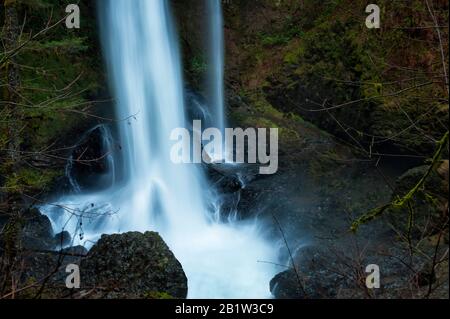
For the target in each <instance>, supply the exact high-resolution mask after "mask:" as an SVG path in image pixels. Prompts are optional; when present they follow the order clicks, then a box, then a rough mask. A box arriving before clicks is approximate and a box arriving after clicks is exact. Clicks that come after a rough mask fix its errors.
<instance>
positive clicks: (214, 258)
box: [42, 0, 276, 298]
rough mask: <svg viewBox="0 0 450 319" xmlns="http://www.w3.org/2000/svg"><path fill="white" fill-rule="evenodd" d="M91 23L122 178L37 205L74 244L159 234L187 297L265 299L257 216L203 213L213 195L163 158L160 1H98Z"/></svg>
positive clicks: (180, 109) (170, 100)
mask: <svg viewBox="0 0 450 319" xmlns="http://www.w3.org/2000/svg"><path fill="white" fill-rule="evenodd" d="M100 24H101V29H102V40H103V47H104V53H105V57H106V61H107V64H108V70H109V74H110V77H111V86H112V89H113V91H114V92H115V96H116V104H117V106H116V109H117V118H118V119H119V136H120V144H121V152H120V155H121V156H120V157H121V158H120V160H119V159H118V158H116V159H115V161H116V162H117V163H119V162H120V163H121V165H115V167H116V168H117V169H118V173H117V176H122V178H121V181H120V182H119V181H117V182H116V184H115V185H113V186H112V187H109V188H108V189H106V190H104V191H101V192H95V193H76V194H74V195H72V196H67V197H64V198H61V199H59V201H58V202H57V203H55V204H53V205H48V206H46V207H43V208H42V209H43V210H44V211H45V212H47V214H48V215H49V216H50V217H51V219H52V222H53V226H54V227H55V229H56V230H61V229H62V228H64V229H65V230H69V231H71V232H78V234H80V233H81V232H82V234H83V236H82V237H81V238H77V241H78V242H83V241H84V240H93V241H95V240H96V239H97V238H98V236H99V235H100V234H103V233H116V232H124V231H147V230H154V231H158V232H160V233H161V235H162V237H163V238H164V240H165V241H166V242H167V243H168V245H169V246H170V248H171V249H172V250H173V252H174V254H175V256H176V257H177V258H178V259H179V260H180V262H181V264H182V265H183V268H184V270H185V272H186V275H187V277H188V281H189V284H188V285H189V297H190V298H266V297H270V292H269V281H270V279H271V278H272V276H273V275H274V269H273V266H272V265H271V264H270V262H272V261H276V253H275V249H274V248H273V247H271V245H270V244H269V243H268V242H267V241H266V239H264V237H263V236H262V234H261V229H260V228H259V226H258V223H257V222H256V221H251V222H238V221H235V222H233V223H228V224H222V223H220V222H219V221H218V220H217V219H214V218H212V217H211V216H214V214H211V212H209V211H208V209H207V208H206V207H207V206H208V205H209V204H210V203H212V202H214V201H215V198H213V197H211V196H212V195H211V194H212V193H213V192H210V191H209V187H210V186H209V185H208V183H207V181H206V180H205V179H204V177H203V174H202V172H201V170H200V168H199V167H196V166H194V165H176V164H173V163H172V161H171V160H170V148H171V145H172V144H171V142H170V140H169V136H170V132H171V131H172V129H174V128H177V127H185V126H186V123H185V121H186V119H185V114H184V113H185V110H184V101H183V91H182V90H183V82H182V76H181V65H180V57H179V53H178V47H177V39H176V37H175V32H174V29H173V25H172V21H171V16H170V10H169V7H168V1H165V0H134V1H130V0H102V1H101V2H100ZM61 207H64V208H65V210H63V211H62V210H61V209H60V208H61ZM80 219H81V220H83V223H82V225H81V224H80ZM259 261H262V262H259ZM266 262H269V263H266Z"/></svg>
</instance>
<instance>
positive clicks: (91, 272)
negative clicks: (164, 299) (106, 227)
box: [81, 232, 187, 298]
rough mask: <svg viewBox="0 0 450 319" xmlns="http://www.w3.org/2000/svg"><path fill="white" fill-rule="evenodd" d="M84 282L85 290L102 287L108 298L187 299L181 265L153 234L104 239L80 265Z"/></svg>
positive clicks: (127, 234) (104, 236) (156, 235)
mask: <svg viewBox="0 0 450 319" xmlns="http://www.w3.org/2000/svg"><path fill="white" fill-rule="evenodd" d="M81 278H82V279H81V280H82V285H83V286H85V287H98V288H100V287H101V288H102V289H103V292H104V294H103V296H102V297H105V298H146V297H148V295H149V294H150V293H153V292H158V293H159V294H160V295H161V294H163V295H165V296H172V297H174V298H186V296H187V278H186V275H185V273H184V271H183V268H182V266H181V264H180V263H179V261H178V260H177V259H176V258H175V256H174V255H173V253H172V252H171V251H170V249H169V247H168V246H167V245H166V244H165V242H164V241H163V239H162V238H161V237H160V236H159V235H158V234H157V233H154V232H146V233H145V234H142V233H139V232H129V233H125V234H115V235H103V236H102V237H101V238H100V240H99V241H98V242H97V244H95V245H94V247H93V248H92V249H91V250H90V252H89V254H88V256H87V258H86V259H84V260H83V261H82V262H81Z"/></svg>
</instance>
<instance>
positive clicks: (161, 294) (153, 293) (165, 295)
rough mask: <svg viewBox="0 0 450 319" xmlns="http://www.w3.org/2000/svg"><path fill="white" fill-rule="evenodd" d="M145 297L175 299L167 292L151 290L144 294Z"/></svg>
mask: <svg viewBox="0 0 450 319" xmlns="http://www.w3.org/2000/svg"><path fill="white" fill-rule="evenodd" d="M144 298H145V299H175V298H174V297H172V296H171V295H170V294H168V293H167V292H161V291H150V292H147V293H145V294H144Z"/></svg>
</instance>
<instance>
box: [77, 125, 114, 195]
mask: <svg viewBox="0 0 450 319" xmlns="http://www.w3.org/2000/svg"><path fill="white" fill-rule="evenodd" d="M106 130H107V129H106V128H105V127H102V126H98V127H96V128H94V129H92V130H91V131H88V133H87V134H86V136H85V137H84V139H83V140H82V141H80V142H79V143H78V145H77V147H76V148H75V149H74V150H73V152H72V163H71V167H70V168H69V174H70V175H71V176H72V177H73V178H74V179H75V180H76V182H77V183H78V185H79V187H80V188H82V189H90V188H92V187H96V186H98V185H99V183H100V184H102V182H107V181H104V180H103V179H104V178H103V177H104V176H107V175H108V169H109V166H108V155H109V154H110V152H112V151H114V150H111V149H107V147H106V146H105V138H108V136H105V134H107V133H106Z"/></svg>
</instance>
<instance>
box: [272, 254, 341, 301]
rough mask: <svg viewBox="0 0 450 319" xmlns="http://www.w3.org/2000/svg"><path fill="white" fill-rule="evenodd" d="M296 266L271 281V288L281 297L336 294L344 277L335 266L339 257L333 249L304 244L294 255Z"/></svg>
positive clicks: (321, 297) (275, 295)
mask: <svg viewBox="0 0 450 319" xmlns="http://www.w3.org/2000/svg"><path fill="white" fill-rule="evenodd" d="M294 258H295V263H296V267H297V269H296V270H294V269H289V270H287V271H284V272H281V273H279V274H278V275H276V276H275V277H274V278H273V279H272V280H271V282H270V291H271V292H272V294H273V295H274V297H275V298H278V299H324V298H325V299H328V298H336V296H337V293H338V292H337V287H340V286H342V284H343V278H342V277H341V276H339V275H337V274H336V273H335V272H334V271H333V269H334V268H335V267H336V266H335V265H336V264H337V260H336V259H335V258H333V257H332V255H331V254H330V252H328V253H327V252H326V251H325V250H323V249H319V248H318V247H315V246H310V247H305V248H302V249H301V251H300V252H299V256H297V257H294Z"/></svg>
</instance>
